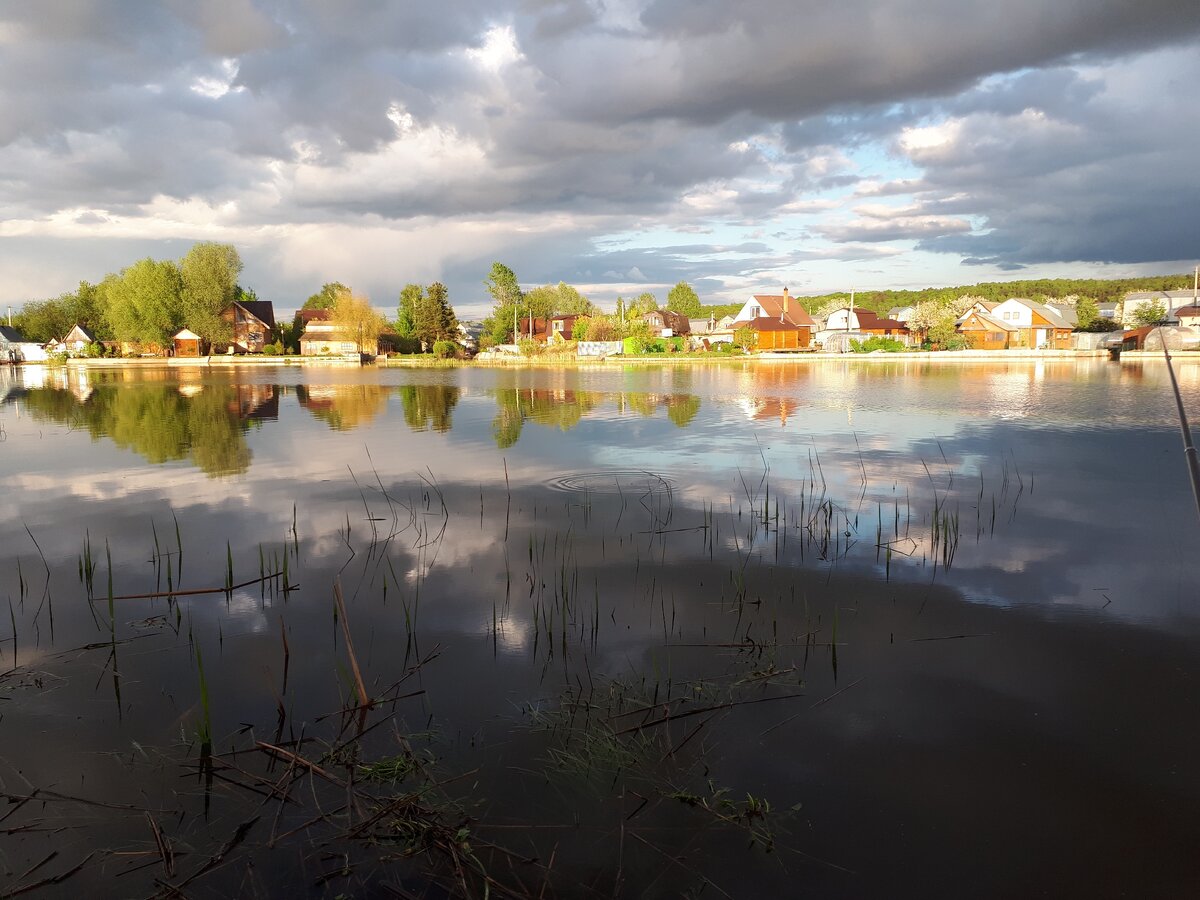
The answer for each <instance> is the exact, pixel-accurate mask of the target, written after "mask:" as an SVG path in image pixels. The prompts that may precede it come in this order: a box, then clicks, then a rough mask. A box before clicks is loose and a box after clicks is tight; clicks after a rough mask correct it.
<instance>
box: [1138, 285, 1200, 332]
mask: <svg viewBox="0 0 1200 900" xmlns="http://www.w3.org/2000/svg"><path fill="white" fill-rule="evenodd" d="M1198 300H1200V298H1198V297H1197V295H1196V291H1195V290H1183V291H1130V292H1129V293H1128V294H1126V295H1125V300H1124V303H1123V304H1122V313H1121V323H1122V324H1124V325H1134V324H1136V322H1135V320H1134V318H1133V316H1134V313H1135V312H1136V311H1137V310H1138V309H1139V308H1140V307H1143V306H1149V305H1150V304H1151V303H1161V304H1162V307H1163V309H1165V310H1166V311H1167V321H1168V322H1171V323H1175V322H1178V321H1179V310H1180V309H1182V308H1183V307H1185V306H1195V305H1197V302H1198Z"/></svg>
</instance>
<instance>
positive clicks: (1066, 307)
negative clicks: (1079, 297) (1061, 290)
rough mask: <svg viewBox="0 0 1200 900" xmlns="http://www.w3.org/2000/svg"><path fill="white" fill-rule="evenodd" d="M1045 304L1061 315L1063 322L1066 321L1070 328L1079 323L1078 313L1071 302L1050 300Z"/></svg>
mask: <svg viewBox="0 0 1200 900" xmlns="http://www.w3.org/2000/svg"><path fill="white" fill-rule="evenodd" d="M1045 305H1046V306H1047V307H1048V308H1049V309H1052V310H1054V311H1055V312H1057V313H1058V314H1059V315H1060V316H1062V320H1063V321H1064V322H1066V323H1067V324H1068V325H1070V326H1071V327H1072V328H1074V327H1075V326H1076V325H1078V324H1079V313H1078V312H1077V311H1076V309H1075V307H1074V306H1072V305H1071V304H1069V303H1055V302H1054V301H1051V302H1049V303H1047V304H1045Z"/></svg>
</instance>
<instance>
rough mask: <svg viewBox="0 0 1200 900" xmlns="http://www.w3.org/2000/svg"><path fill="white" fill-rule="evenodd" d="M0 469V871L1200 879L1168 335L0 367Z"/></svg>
mask: <svg viewBox="0 0 1200 900" xmlns="http://www.w3.org/2000/svg"><path fill="white" fill-rule="evenodd" d="M1179 376H1180V383H1181V387H1182V390H1183V394H1184V399H1185V405H1186V406H1187V409H1188V411H1189V413H1190V414H1191V415H1192V416H1193V418H1194V419H1196V420H1200V365H1196V364H1191V363H1186V364H1183V365H1181V366H1180V371H1179ZM0 476H2V482H3V485H4V488H5V490H4V493H3V503H0V673H2V674H0V747H3V750H2V751H0V796H2V797H3V800H4V802H3V803H0V860H2V862H3V866H2V868H3V870H4V871H5V872H6V873H7V875H5V876H0V878H3V880H2V881H0V889H3V890H6V891H13V890H22V889H30V888H31V889H32V891H31V893H32V895H33V896H60V895H61V896H65V895H67V894H72V895H82V896H88V897H125V896H151V895H159V896H164V897H168V896H187V897H227V896H262V897H267V896H271V897H275V896H288V897H292V896H313V897H338V896H379V897H414V896H420V897H437V896H462V895H468V896H484V895H485V893H488V894H491V895H493V896H546V897H549V896H566V897H596V896H599V897H610V896H621V897H676V896H681V895H684V896H701V895H703V896H705V897H726V896H728V897H770V896H799V895H802V894H810V895H814V896H821V897H864V896H891V895H896V894H901V895H921V896H932V897H959V896H964V895H970V896H982V897H1014V896H1028V895H1032V894H1044V895H1048V896H1088V897H1107V896H1123V895H1124V896H1143V897H1145V896H1158V897H1178V896H1196V895H1197V893H1198V892H1200V860H1198V859H1197V856H1196V852H1195V848H1196V847H1197V846H1198V845H1200V818H1198V817H1197V816H1196V813H1195V810H1196V808H1197V803H1198V802H1200V775H1198V773H1197V766H1196V762H1195V761H1196V759H1197V756H1198V754H1200V717H1198V715H1197V700H1198V699H1200V605H1198V604H1200V597H1198V592H1197V582H1198V580H1200V562H1198V555H1197V547H1198V544H1200V523H1198V522H1197V515H1196V504H1195V500H1194V499H1193V497H1192V494H1191V489H1190V486H1189V482H1188V477H1187V470H1186V466H1185V461H1184V456H1183V452H1182V444H1181V440H1180V435H1179V427H1178V423H1177V420H1176V415H1175V408H1174V401H1173V399H1172V396H1171V392H1170V386H1169V382H1168V377H1167V371H1166V368H1165V366H1164V365H1163V364H1162V363H1161V362H1160V361H1157V360H1146V361H1143V362H1129V361H1126V362H1124V363H1113V362H1109V361H1107V360H1100V359H1088V360H1080V361H1070V360H1066V361H1045V362H1042V361H1031V360H1014V361H1012V362H1006V361H999V362H997V361H989V362H977V363H970V364H951V363H939V362H932V361H905V360H847V361H840V360H829V361H821V362H814V361H809V362H802V363H788V364H777V365H772V364H764V363H754V362H730V363H728V364H723V365H687V364H682V365H659V366H654V365H647V366H619V365H618V366H614V365H608V364H601V365H597V366H595V367H594V368H586V367H584V368H578V369H576V368H571V369H553V368H546V369H539V368H503V369H490V368H482V367H479V368H472V367H464V368H449V369H433V368H427V369H375V368H364V369H361V370H360V369H355V368H299V367H287V366H280V367H246V368H228V369H226V368H215V367H214V368H211V369H210V368H204V367H195V368H165V367H164V368H137V369H132V368H131V369H120V368H116V369H93V370H85V369H75V368H71V369H41V368H35V367H30V368H27V369H18V370H16V371H13V370H8V369H5V370H2V371H0Z"/></svg>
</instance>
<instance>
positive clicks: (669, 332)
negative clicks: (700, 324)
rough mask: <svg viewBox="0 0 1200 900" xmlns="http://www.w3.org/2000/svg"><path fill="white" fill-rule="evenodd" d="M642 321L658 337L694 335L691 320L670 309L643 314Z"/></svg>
mask: <svg viewBox="0 0 1200 900" xmlns="http://www.w3.org/2000/svg"><path fill="white" fill-rule="evenodd" d="M642 321H643V322H645V323H646V324H647V325H649V326H650V331H651V332H653V333H654V334H655V336H656V337H677V336H686V335H689V334H691V333H692V323H691V320H690V319H689V318H688V317H687V316H685V315H683V314H682V313H677V312H674V311H672V310H669V309H655V310H651V311H650V312H648V313H643V314H642Z"/></svg>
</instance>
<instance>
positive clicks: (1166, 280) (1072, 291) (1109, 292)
mask: <svg viewBox="0 0 1200 900" xmlns="http://www.w3.org/2000/svg"><path fill="white" fill-rule="evenodd" d="M1191 286H1192V274H1191V273H1190V272H1189V273H1185V274H1182V275H1151V276H1148V277H1146V278H1038V279H1034V280H1030V281H989V282H983V283H981V284H967V285H960V286H958V287H942V288H924V289H922V290H919V291H858V292H856V293H855V295H854V305H855V306H862V307H866V308H867V309H870V310H873V311H874V312H878V313H886V312H887V311H888V310H889V309H891V308H892V307H894V306H915V305H916V304H918V303H920V302H922V301H925V300H938V301H948V300H953V299H955V298H957V297H961V296H963V295H964V294H969V295H971V296H972V297H983V298H984V299H985V300H996V301H999V300H1007V299H1008V298H1009V297H1027V298H1029V299H1030V300H1054V299H1057V298H1059V297H1070V296H1072V295H1075V296H1078V297H1091V298H1092V299H1093V300H1095V301H1096V302H1097V303H1105V302H1111V301H1118V300H1120V299H1122V298H1123V297H1124V296H1125V295H1126V294H1127V293H1129V292H1130V291H1178V290H1183V289H1184V288H1190V287H1191ZM771 293H777V290H773V291H771ZM747 299H749V298H747ZM796 299H797V300H799V301H800V305H801V306H803V307H804V308H805V309H807V310H808V311H809V312H815V311H816V310H819V309H821V308H822V307H824V306H826V305H827V304H830V303H833V302H838V303H840V304H843V305H844V304H847V303H849V302H850V292H849V291H845V292H839V293H833V294H820V295H818V296H815V297H799V296H798V297H796ZM742 305H743V304H741V303H728V304H724V305H720V306H706V307H704V311H705V312H706V313H712V314H713V315H715V316H717V317H718V318H719V317H720V316H723V315H727V314H733V313H735V312H737V311H738V310H739V309H741V308H742Z"/></svg>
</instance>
